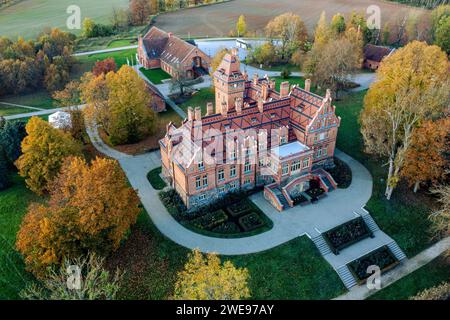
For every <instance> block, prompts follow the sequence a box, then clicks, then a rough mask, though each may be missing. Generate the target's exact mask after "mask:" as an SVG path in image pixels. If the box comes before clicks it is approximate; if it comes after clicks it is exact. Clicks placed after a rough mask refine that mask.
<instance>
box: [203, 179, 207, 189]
mask: <svg viewBox="0 0 450 320" xmlns="http://www.w3.org/2000/svg"><path fill="white" fill-rule="evenodd" d="M207 186H208V176H203V187H207Z"/></svg>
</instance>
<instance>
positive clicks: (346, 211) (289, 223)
mask: <svg viewBox="0 0 450 320" xmlns="http://www.w3.org/2000/svg"><path fill="white" fill-rule="evenodd" d="M87 131H88V134H89V136H90V137H91V141H92V143H93V144H94V146H95V147H96V148H97V149H98V150H99V151H101V152H102V153H104V154H106V155H107V156H110V157H112V158H115V159H117V160H118V161H119V163H120V165H121V167H122V169H123V170H124V172H125V174H126V176H127V177H128V180H129V181H130V183H131V185H132V187H133V188H134V189H136V190H137V192H138V195H139V197H140V199H141V202H142V204H143V206H144V207H145V209H146V210H147V212H148V214H149V215H150V218H151V219H152V221H153V223H154V224H155V225H156V227H157V228H158V229H159V230H160V231H161V233H162V234H164V235H165V236H166V237H168V238H169V239H171V240H172V241H174V242H176V243H178V244H179V245H181V246H184V247H186V248H189V249H194V248H197V249H199V250H200V251H202V252H216V253H218V254H221V255H240V254H249V253H255V252H260V251H264V250H268V249H271V248H273V247H276V246H278V245H280V244H283V243H285V242H287V241H289V240H292V239H294V238H296V237H299V236H302V235H305V234H308V235H311V234H310V233H314V232H315V233H317V231H315V230H316V228H318V229H319V230H325V229H328V228H329V227H333V226H335V225H337V224H340V223H342V222H345V221H348V220H350V219H352V218H354V217H355V215H354V213H353V210H357V209H359V208H361V207H362V206H364V205H365V204H366V202H367V201H368V200H369V198H370V196H371V194H372V177H371V175H370V173H369V172H368V171H367V169H366V168H365V167H364V166H362V165H361V164H360V163H359V162H357V161H356V160H354V159H352V158H351V157H349V156H348V155H346V154H344V153H342V152H339V151H337V152H336V156H337V157H339V158H340V159H342V160H343V161H345V162H346V163H348V165H349V166H350V168H351V169H352V172H353V181H352V184H351V186H350V187H349V188H348V189H338V190H335V191H333V192H331V193H329V194H328V196H327V197H326V198H324V199H322V200H321V201H320V202H319V203H317V204H314V205H309V206H306V207H300V206H298V207H295V208H291V209H288V210H286V211H284V212H281V213H280V212H278V211H276V210H275V209H274V208H273V207H272V206H271V205H270V204H269V203H268V202H267V201H266V200H265V199H264V198H263V195H262V193H258V194H255V195H253V196H252V197H251V200H252V201H253V202H255V203H256V204H257V205H258V206H259V207H260V208H261V209H262V210H263V211H264V212H265V213H266V215H267V216H268V217H269V218H270V219H272V221H273V223H274V226H273V228H272V229H271V230H269V231H267V232H264V233H261V234H258V235H255V236H251V237H245V238H239V239H223V238H213V237H208V236H204V235H200V234H198V233H195V232H192V231H190V230H188V229H186V228H185V227H183V226H182V225H181V224H179V223H178V222H177V221H176V220H175V219H174V218H173V217H172V216H171V215H170V214H169V212H168V211H167V209H166V208H165V207H164V205H163V204H162V203H161V201H160V200H159V197H158V191H157V190H155V189H153V188H152V186H151V184H150V183H149V182H148V180H147V177H146V175H147V173H148V172H149V171H150V170H152V169H154V168H157V167H160V166H161V160H160V154H159V152H158V151H155V152H151V153H146V154H143V155H138V156H130V155H126V154H124V153H121V152H118V151H116V150H113V149H111V148H110V147H109V146H107V145H106V144H104V143H103V142H102V141H101V140H100V138H99V136H98V134H97V132H96V130H93V129H88V130H87Z"/></svg>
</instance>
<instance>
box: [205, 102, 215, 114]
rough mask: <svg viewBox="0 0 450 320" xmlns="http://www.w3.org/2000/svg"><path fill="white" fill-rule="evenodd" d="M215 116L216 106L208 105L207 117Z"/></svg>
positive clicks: (209, 103)
mask: <svg viewBox="0 0 450 320" xmlns="http://www.w3.org/2000/svg"><path fill="white" fill-rule="evenodd" d="M213 114H214V105H213V103H212V102H208V103H207V104H206V115H207V116H210V115H213Z"/></svg>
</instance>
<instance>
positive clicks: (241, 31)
mask: <svg viewBox="0 0 450 320" xmlns="http://www.w3.org/2000/svg"><path fill="white" fill-rule="evenodd" d="M236 32H237V35H238V37H242V36H245V33H246V32H247V23H246V22H245V16H244V15H240V16H239V19H238V21H237V23H236Z"/></svg>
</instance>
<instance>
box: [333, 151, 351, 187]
mask: <svg viewBox="0 0 450 320" xmlns="http://www.w3.org/2000/svg"><path fill="white" fill-rule="evenodd" d="M334 165H335V166H334V167H333V168H330V169H327V171H328V172H329V173H330V174H331V176H332V177H333V179H334V181H336V183H337V185H338V188H341V189H346V188H348V187H349V186H350V184H351V183H352V170H351V169H350V167H349V166H348V164H346V163H345V162H344V161H342V160H340V159H339V158H336V157H335V158H334Z"/></svg>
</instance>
